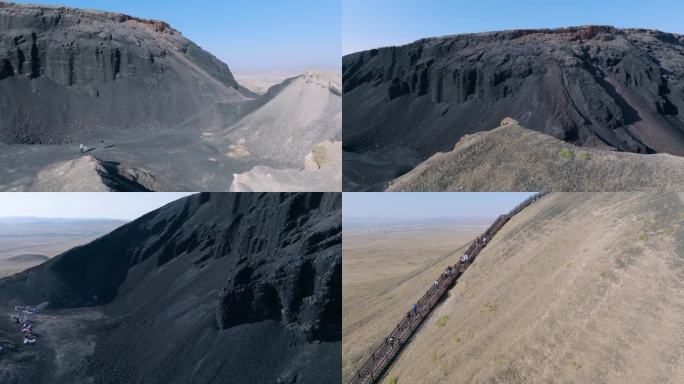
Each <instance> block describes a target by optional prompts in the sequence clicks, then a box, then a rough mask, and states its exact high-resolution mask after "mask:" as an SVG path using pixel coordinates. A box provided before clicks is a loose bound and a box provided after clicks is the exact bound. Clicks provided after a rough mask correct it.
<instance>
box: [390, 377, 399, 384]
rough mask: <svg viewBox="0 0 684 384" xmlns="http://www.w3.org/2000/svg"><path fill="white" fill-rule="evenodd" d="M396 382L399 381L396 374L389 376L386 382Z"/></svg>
mask: <svg viewBox="0 0 684 384" xmlns="http://www.w3.org/2000/svg"><path fill="white" fill-rule="evenodd" d="M398 382H399V378H398V377H396V376H394V377H390V379H389V380H387V384H397V383H398Z"/></svg>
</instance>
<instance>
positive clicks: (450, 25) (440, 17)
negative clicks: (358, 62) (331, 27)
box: [342, 0, 684, 54]
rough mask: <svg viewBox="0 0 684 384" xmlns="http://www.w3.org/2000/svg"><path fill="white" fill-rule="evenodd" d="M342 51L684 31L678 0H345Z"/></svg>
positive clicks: (681, 4) (683, 13) (681, 3)
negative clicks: (557, 31)
mask: <svg viewBox="0 0 684 384" xmlns="http://www.w3.org/2000/svg"><path fill="white" fill-rule="evenodd" d="M343 2H344V5H343V10H342V12H343V13H342V31H343V44H342V50H343V52H344V54H347V53H352V52H357V51H361V50H366V49H371V48H377V47H381V46H388V45H401V44H406V43H410V42H412V41H415V40H417V39H420V38H423V37H434V36H443V35H450V34H458V33H470V32H484V31H496V30H504V29H519V28H556V27H565V26H575V25H587V24H602V25H614V26H616V27H639V28H652V29H660V30H663V31H666V32H673V33H680V34H681V33H684V23H683V22H682V18H683V17H684V1H682V0H660V1H647V0H516V1H512V0H475V1H471V0H343Z"/></svg>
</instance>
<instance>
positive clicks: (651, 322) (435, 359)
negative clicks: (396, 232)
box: [345, 193, 684, 384]
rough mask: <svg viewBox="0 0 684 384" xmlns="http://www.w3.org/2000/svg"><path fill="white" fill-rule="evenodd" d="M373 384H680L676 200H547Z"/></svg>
mask: <svg viewBox="0 0 684 384" xmlns="http://www.w3.org/2000/svg"><path fill="white" fill-rule="evenodd" d="M345 256H347V254H346V253H345ZM346 261H349V260H346ZM369 272H370V271H369ZM345 276H346V275H345ZM422 283H423V284H425V283H429V280H425V281H424V282H422ZM416 285H417V286H418V287H420V284H416ZM412 292H413V291H412ZM368 308H373V306H372V305H371V306H369V307H368ZM371 321H375V319H369V321H368V323H370V322H371ZM366 326H367V327H369V328H372V327H375V326H377V327H380V324H376V325H374V324H366ZM345 342H347V341H345ZM385 382H392V383H397V384H401V383H427V384H432V383H450V384H452V383H453V384H457V383H606V384H613V383H614V384H618V383H619V384H623V383H627V384H628V383H635V384H636V383H682V382H684V194H681V193H680V194H677V193H659V194H655V193H610V194H599V193H565V194H563V193H557V194H552V195H549V196H547V197H545V198H543V199H542V200H541V201H540V202H538V203H536V204H535V205H533V206H531V207H529V208H527V209H525V210H523V211H522V212H521V213H520V214H519V215H517V216H515V217H514V218H513V219H512V220H511V221H510V222H509V223H507V224H506V225H505V226H504V227H503V229H502V230H501V231H500V232H499V234H497V236H495V237H494V238H493V240H492V241H491V243H490V244H489V245H488V246H487V248H485V249H484V250H483V251H482V252H481V253H480V255H479V256H478V259H477V261H476V262H475V263H474V264H473V265H472V266H471V267H470V268H469V269H468V271H467V272H466V273H465V274H464V275H463V276H462V277H461V279H460V280H459V282H458V283H457V284H456V286H455V287H454V288H453V289H452V290H451V291H450V292H449V297H448V298H447V299H446V300H445V301H444V302H443V303H442V304H441V305H440V306H438V307H437V308H436V310H435V311H434V312H433V313H432V315H431V317H429V318H428V319H427V320H426V322H425V323H424V324H423V327H422V329H420V330H419V331H418V333H417V334H416V336H415V337H414V338H413V340H412V341H411V342H410V343H409V344H408V345H407V347H406V348H405V349H404V350H403V352H402V353H401V354H400V355H399V357H398V358H397V360H396V361H395V364H394V365H393V366H392V367H391V368H390V369H389V371H388V372H387V373H386V377H385V378H384V380H383V383H385Z"/></svg>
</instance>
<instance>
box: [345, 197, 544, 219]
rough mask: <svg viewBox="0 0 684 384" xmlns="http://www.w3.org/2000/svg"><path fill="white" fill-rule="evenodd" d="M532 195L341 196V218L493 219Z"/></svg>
mask: <svg viewBox="0 0 684 384" xmlns="http://www.w3.org/2000/svg"><path fill="white" fill-rule="evenodd" d="M530 195H532V193H525V192H522V193H519V192H476V193H475V192H474V193H470V192H458V193H453V192H386V193H377V192H353V193H349V192H346V193H343V194H342V215H343V217H344V218H407V219H412V218H453V217H470V218H473V217H496V216H498V215H500V214H502V213H506V212H508V211H509V210H510V209H512V208H513V207H515V206H516V205H518V204H520V203H521V202H522V201H523V200H525V199H526V198H527V197H528V196H530Z"/></svg>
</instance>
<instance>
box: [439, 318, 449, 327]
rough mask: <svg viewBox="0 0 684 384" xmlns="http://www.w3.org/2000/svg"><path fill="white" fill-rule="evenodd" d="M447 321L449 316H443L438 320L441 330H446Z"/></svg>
mask: <svg viewBox="0 0 684 384" xmlns="http://www.w3.org/2000/svg"><path fill="white" fill-rule="evenodd" d="M447 320H449V316H446V315H445V316H442V317H440V318H439V319H437V326H438V327H439V328H444V327H445V326H446V323H447Z"/></svg>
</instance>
